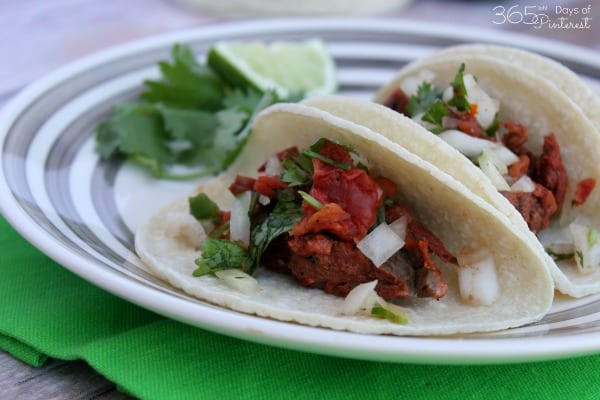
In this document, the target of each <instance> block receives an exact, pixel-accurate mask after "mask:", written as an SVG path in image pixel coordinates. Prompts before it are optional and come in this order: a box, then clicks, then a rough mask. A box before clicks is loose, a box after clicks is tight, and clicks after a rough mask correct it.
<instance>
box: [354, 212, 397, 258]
mask: <svg viewBox="0 0 600 400" xmlns="http://www.w3.org/2000/svg"><path fill="white" fill-rule="evenodd" d="M402 246H404V239H402V238H401V237H400V236H398V234H396V233H395V232H394V231H393V230H392V229H391V228H390V226H389V225H388V224H386V223H385V222H383V223H381V224H379V225H378V226H377V227H376V228H375V229H373V230H372V231H371V232H369V234H368V235H367V236H365V237H364V238H362V239H361V240H360V241H359V242H358V243H357V244H356V247H357V248H358V249H359V250H360V251H361V252H362V253H363V254H364V255H365V256H366V257H367V258H368V259H369V260H371V261H372V262H373V264H375V266H377V267H380V266H381V265H383V263H384V262H386V261H387V260H388V259H389V258H390V257H391V256H393V255H394V254H395V253H396V252H397V251H398V250H400V249H401V248H402Z"/></svg>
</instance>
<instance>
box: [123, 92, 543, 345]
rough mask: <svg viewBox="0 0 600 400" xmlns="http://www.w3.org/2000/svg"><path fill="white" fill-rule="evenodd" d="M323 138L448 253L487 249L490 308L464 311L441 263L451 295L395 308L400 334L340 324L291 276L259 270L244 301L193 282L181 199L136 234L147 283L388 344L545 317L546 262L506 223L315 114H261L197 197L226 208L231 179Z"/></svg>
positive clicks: (382, 143) (461, 191) (408, 159)
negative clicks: (403, 316)
mask: <svg viewBox="0 0 600 400" xmlns="http://www.w3.org/2000/svg"><path fill="white" fill-rule="evenodd" d="M409 122H410V121H409ZM407 125H408V124H407ZM410 125H412V122H410ZM321 137H326V138H329V139H332V140H335V141H338V142H340V143H343V144H345V145H350V146H352V147H353V148H355V149H356V150H357V151H358V152H359V153H360V154H361V155H362V156H364V157H365V158H366V159H367V160H368V161H369V162H370V165H371V170H372V171H376V172H377V173H380V174H381V175H383V176H386V177H388V178H390V179H392V180H394V181H395V182H396V183H397V184H398V185H399V188H400V192H401V193H403V194H404V197H405V198H404V202H405V204H407V205H408V206H409V207H410V208H411V209H412V210H413V211H414V212H415V214H416V215H417V216H418V217H419V218H420V219H421V221H423V222H424V224H425V225H426V226H428V227H429V228H430V229H431V230H432V231H433V232H434V233H436V234H437V235H438V236H439V237H440V239H441V240H442V241H443V242H444V243H445V244H446V246H447V247H448V249H449V250H450V251H452V252H455V253H458V252H460V251H462V250H464V249H466V248H470V249H471V248H480V247H484V248H487V249H489V250H490V252H491V253H492V254H493V257H494V259H495V262H496V268H497V273H498V279H499V285H500V295H499V297H498V299H497V300H496V301H495V302H494V303H493V304H492V305H489V306H477V305H470V304H467V303H465V302H463V301H462V300H461V299H460V296H459V293H458V287H457V273H456V270H455V268H456V267H454V266H447V265H443V264H442V265H440V268H441V270H442V273H443V275H444V279H445V280H446V282H447V283H448V286H449V291H448V294H447V295H446V296H445V297H444V298H442V299H441V300H439V301H436V300H433V299H414V300H408V301H406V302H405V303H403V304H402V305H405V306H407V307H409V308H410V310H411V312H410V315H409V317H408V318H409V322H408V324H406V325H399V324H394V323H391V322H388V321H386V320H381V319H377V318H373V317H362V316H343V315H340V313H339V309H340V306H341V304H342V302H343V300H344V299H343V298H341V297H337V296H333V295H329V294H326V293H324V292H323V291H321V290H318V289H309V288H306V287H303V286H301V285H300V284H298V283H297V282H296V281H295V280H294V279H293V277H291V276H287V275H283V274H278V273H275V272H272V271H268V270H264V269H262V268H259V269H258V271H257V273H256V274H255V277H256V279H257V280H258V282H259V284H260V286H261V287H262V290H261V291H260V293H258V294H256V295H244V294H242V293H240V292H237V291H234V290H232V289H230V288H228V287H227V286H225V285H224V284H222V283H221V282H220V281H218V280H217V279H216V278H214V277H212V276H204V277H201V278H195V277H193V276H192V272H193V271H194V269H195V265H194V259H195V258H197V257H199V255H200V253H199V252H198V251H197V250H196V249H197V246H198V242H199V241H198V242H196V243H194V240H189V237H190V236H189V235H187V234H186V230H187V231H190V230H191V231H196V230H201V228H200V227H199V225H196V226H192V227H190V225H189V224H190V219H189V218H188V208H187V201H186V199H182V200H181V201H178V202H176V203H174V204H171V205H169V206H167V207H166V208H164V209H163V210H161V211H160V212H159V213H157V214H156V215H155V216H153V217H152V218H151V219H150V220H149V221H148V223H147V224H145V225H144V226H142V227H141V228H140V229H139V230H138V232H137V234H136V238H135V243H136V250H137V252H138V255H139V256H140V258H141V259H142V260H143V261H144V262H145V263H146V264H147V267H148V269H149V270H150V271H151V272H152V273H153V274H155V275H156V276H158V277H160V278H162V279H164V280H166V281H167V282H169V283H170V284H171V285H173V286H175V287H177V288H180V289H182V290H183V291H184V292H186V293H188V294H190V295H192V296H195V297H198V298H200V299H202V300H205V301H207V302H210V303H214V304H217V305H220V306H223V307H226V308H229V309H232V310H236V311H241V312H245V313H249V314H256V315H259V316H262V317H268V318H273V319H277V320H281V321H291V322H296V323H300V324H304V325H311V326H320V327H326V328H332V329H338V330H349V331H354V332H360V333H373V334H395V335H446V334H455V333H466V332H478V331H492V330H499V329H505V328H509V327H515V326H519V325H523V324H526V323H529V322H533V321H536V320H539V319H540V318H541V317H542V316H543V315H544V314H545V313H546V312H547V311H548V309H549V307H550V305H551V303H552V298H553V292H554V290H553V283H552V278H551V276H550V274H549V273H548V271H547V269H546V268H545V264H544V260H543V259H542V257H540V255H539V252H538V251H536V249H535V247H534V246H533V245H532V244H531V243H530V242H528V241H527V240H523V239H522V238H521V237H520V235H519V232H518V231H517V230H515V229H514V227H512V225H511V223H510V221H509V220H508V219H507V218H506V217H505V216H504V215H502V214H501V213H499V212H498V211H497V210H496V209H495V208H493V207H491V206H490V205H488V204H487V203H486V202H484V201H482V200H481V199H479V198H478V197H475V196H473V195H472V194H471V192H470V191H469V190H468V189H466V188H465V187H464V186H463V185H462V184H461V183H459V182H458V181H456V180H454V179H453V178H451V177H450V176H449V175H447V174H445V173H444V172H442V171H441V170H439V169H437V168H436V167H434V166H433V165H431V164H429V163H427V162H425V161H423V160H422V159H420V158H418V157H417V156H415V155H413V154H412V153H410V152H408V151H406V150H405V149H404V148H402V147H401V146H399V145H398V144H396V143H393V142H391V141H389V140H388V139H387V138H385V137H384V136H382V135H378V134H376V133H374V132H373V131H371V130H370V129H368V128H366V127H363V126H360V125H357V124H354V123H352V122H349V121H346V120H344V119H341V118H337V117H334V116H333V115H331V114H329V113H326V112H323V111H321V110H318V109H316V108H313V107H308V106H303V105H298V104H278V105H275V106H271V107H270V108H268V109H267V110H265V111H263V112H262V113H261V114H260V116H259V117H258V118H257V119H256V121H255V125H254V129H253V132H252V134H251V136H250V139H249V141H248V143H247V144H246V146H245V148H244V150H243V152H242V153H241V154H240V156H239V158H238V160H237V161H236V163H235V164H234V165H233V166H232V168H231V170H230V171H228V173H227V174H224V175H221V176H219V177H217V178H214V179H212V180H210V181H208V182H207V183H206V184H204V185H202V186H201V187H200V189H199V190H202V191H204V192H206V193H207V194H208V195H209V197H212V198H213V199H214V200H217V201H218V202H219V203H220V206H221V207H223V208H224V209H227V208H228V206H229V205H230V203H231V201H232V196H231V195H230V194H229V193H228V191H227V187H228V185H229V183H230V182H231V181H232V180H233V177H234V176H235V175H237V174H243V175H247V176H248V175H249V176H253V175H255V174H256V172H255V171H256V169H257V168H258V167H259V166H260V165H261V164H262V163H263V162H264V160H266V159H267V158H268V157H269V156H271V155H273V154H275V153H277V152H279V151H281V150H283V149H285V148H288V147H290V146H298V147H299V148H306V147H308V146H310V145H311V144H312V143H314V142H315V141H316V140H317V139H319V138H321Z"/></svg>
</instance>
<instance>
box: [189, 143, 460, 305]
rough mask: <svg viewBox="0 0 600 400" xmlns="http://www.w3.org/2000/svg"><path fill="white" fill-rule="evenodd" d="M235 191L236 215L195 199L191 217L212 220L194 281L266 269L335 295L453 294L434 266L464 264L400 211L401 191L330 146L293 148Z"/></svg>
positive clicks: (241, 179) (336, 146)
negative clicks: (369, 287)
mask: <svg viewBox="0 0 600 400" xmlns="http://www.w3.org/2000/svg"><path fill="white" fill-rule="evenodd" d="M229 190H230V191H231V193H232V194H233V195H234V196H235V198H236V200H234V204H233V206H232V209H231V211H230V212H223V211H221V210H219V209H218V207H217V206H216V204H214V203H212V201H211V200H210V199H208V198H207V196H206V195H205V194H202V193H201V194H199V195H197V196H196V197H194V198H191V199H190V205H191V207H190V208H191V210H192V213H193V215H194V216H195V217H196V218H198V219H199V220H201V222H202V223H203V224H206V223H207V222H211V226H209V227H208V230H207V232H209V233H208V239H207V240H206V241H205V242H204V243H203V244H202V247H201V250H202V255H201V257H200V258H199V259H197V260H196V264H197V266H198V269H197V270H196V271H195V272H194V275H196V276H202V275H205V274H211V273H215V272H217V271H219V270H223V269H229V268H234V269H236V268H237V269H241V270H242V271H244V272H246V273H248V274H252V273H253V272H254V271H255V269H256V268H257V267H258V265H259V264H261V265H263V266H265V267H267V268H269V269H272V270H275V271H278V272H282V273H286V274H291V275H292V276H294V277H295V279H296V280H297V281H298V282H299V283H300V284H301V285H304V286H307V287H311V288H318V289H322V290H324V291H325V292H327V293H329V294H333V295H336V296H344V297H345V296H347V295H348V294H349V293H350V292H351V291H352V290H353V289H355V288H357V287H359V286H360V285H363V284H367V283H371V282H374V281H377V283H376V284H374V285H375V286H374V291H375V292H376V293H377V295H378V296H380V297H381V298H382V299H384V300H393V299H404V298H407V297H411V296H418V297H430V298H434V299H436V300H437V299H440V298H442V297H444V295H445V294H446V292H447V290H448V286H447V284H446V282H444V278H443V276H442V273H441V272H440V269H439V268H438V266H437V265H436V261H434V259H436V260H441V261H442V262H444V263H448V264H454V265H458V263H457V259H456V257H455V256H454V255H452V254H451V253H450V252H449V251H448V250H447V249H446V247H445V246H444V244H443V243H442V242H441V241H440V239H438V238H437V237H436V236H435V235H434V234H433V233H432V232H431V231H429V230H428V229H427V228H426V227H425V226H424V225H423V224H422V223H420V222H419V220H418V219H417V218H416V217H415V215H414V214H413V213H412V212H411V211H410V210H409V209H408V208H406V207H405V206H403V205H402V204H401V202H400V200H399V191H398V188H397V186H396V184H395V183H393V182H392V181H391V180H389V179H386V178H385V177H381V176H374V175H372V174H370V173H369V170H368V168H367V167H366V166H365V165H364V164H363V163H362V162H361V161H360V156H359V155H357V154H356V153H355V152H354V151H353V150H352V149H350V148H348V147H345V146H343V145H340V144H337V143H334V142H333V141H330V140H326V139H320V140H319V141H317V142H316V143H315V144H314V145H312V146H311V147H310V148H308V149H306V150H303V151H301V150H299V149H298V148H296V147H292V148H288V149H286V150H284V151H282V152H280V153H278V154H276V155H274V156H272V157H270V158H269V159H268V160H267V161H266V163H265V164H264V165H263V166H262V167H261V168H260V169H259V174H258V177H257V178H249V177H244V176H237V177H236V178H235V180H234V182H233V183H232V184H231V186H230V187H229ZM233 254H235V256H232V255H233ZM438 262H439V261H438Z"/></svg>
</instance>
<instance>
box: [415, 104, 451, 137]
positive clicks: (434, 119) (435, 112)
mask: <svg viewBox="0 0 600 400" xmlns="http://www.w3.org/2000/svg"><path fill="white" fill-rule="evenodd" d="M448 114H450V111H449V110H448V107H447V106H446V104H445V103H444V102H443V101H442V100H438V101H436V102H435V103H434V104H433V105H432V106H431V108H430V109H429V110H427V112H426V113H425V114H424V115H423V117H422V118H421V119H422V120H423V121H426V122H430V123H432V124H434V125H435V127H434V128H432V129H430V131H432V132H433V133H440V132H442V131H443V130H444V128H443V125H442V120H443V118H444V117H445V116H446V115H448Z"/></svg>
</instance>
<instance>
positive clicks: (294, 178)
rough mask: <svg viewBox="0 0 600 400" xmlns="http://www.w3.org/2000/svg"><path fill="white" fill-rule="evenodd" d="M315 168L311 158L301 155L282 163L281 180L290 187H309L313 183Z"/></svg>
mask: <svg viewBox="0 0 600 400" xmlns="http://www.w3.org/2000/svg"><path fill="white" fill-rule="evenodd" d="M312 174H313V166H312V161H311V159H310V157H307V156H304V155H300V156H298V157H293V158H286V159H284V160H283V161H282V162H281V180H282V181H284V182H286V183H287V184H288V185H289V186H290V187H293V186H309V185H310V184H311V182H312Z"/></svg>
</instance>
